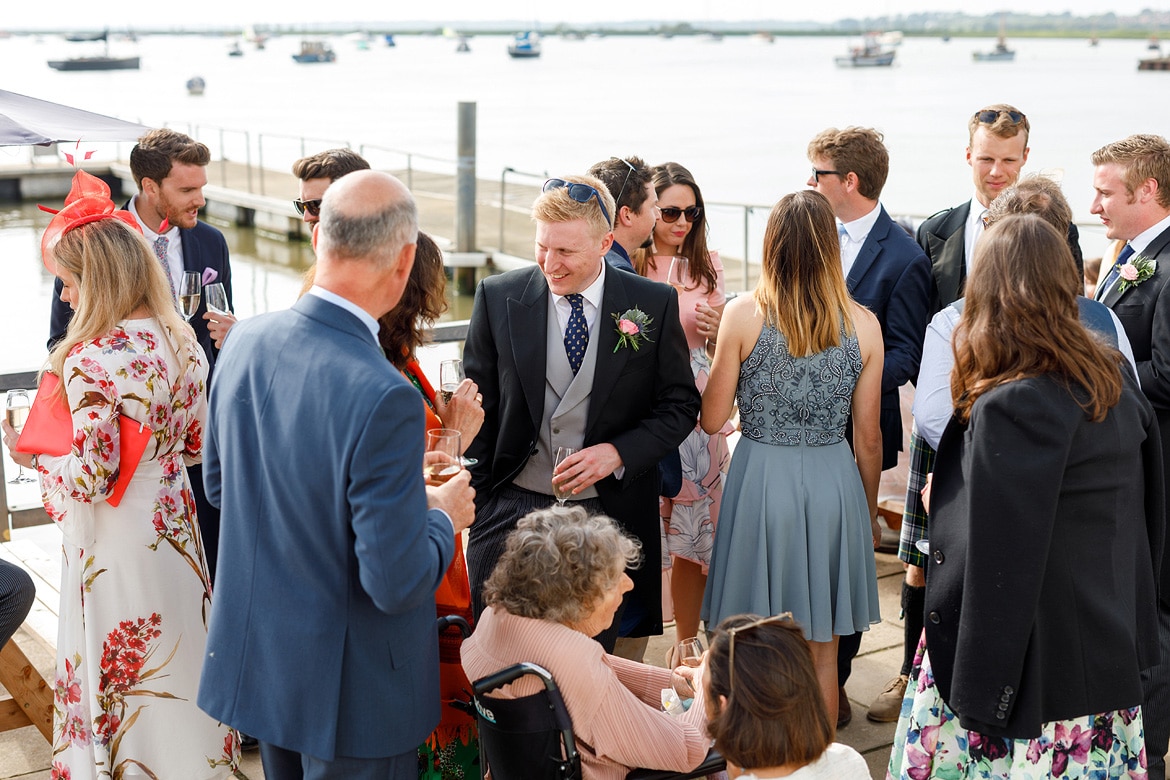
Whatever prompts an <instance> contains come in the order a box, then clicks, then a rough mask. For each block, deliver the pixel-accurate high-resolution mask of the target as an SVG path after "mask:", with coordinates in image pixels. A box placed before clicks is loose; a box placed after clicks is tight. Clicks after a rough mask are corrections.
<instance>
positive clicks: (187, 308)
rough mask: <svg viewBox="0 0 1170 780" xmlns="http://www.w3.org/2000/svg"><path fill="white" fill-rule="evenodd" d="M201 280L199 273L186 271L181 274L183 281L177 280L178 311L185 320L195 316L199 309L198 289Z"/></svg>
mask: <svg viewBox="0 0 1170 780" xmlns="http://www.w3.org/2000/svg"><path fill="white" fill-rule="evenodd" d="M202 284H203V281H202V280H201V279H200V278H199V274H197V273H194V272H191V271H187V272H186V273H184V274H183V281H181V282H179V311H180V312H181V313H182V315H183V317H185V318H186V320H187V322H190V321H191V318H192V317H194V316H195V312H196V311H198V309H199V290H200V287H201V286H202Z"/></svg>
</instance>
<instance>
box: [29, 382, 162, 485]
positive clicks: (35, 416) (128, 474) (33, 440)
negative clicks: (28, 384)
mask: <svg viewBox="0 0 1170 780" xmlns="http://www.w3.org/2000/svg"><path fill="white" fill-rule="evenodd" d="M60 384H61V378H60V377H59V376H57V375H56V374H51V373H49V372H48V371H46V372H45V373H44V374H42V375H41V384H40V386H39V387H37V397H36V399H35V400H34V401H33V405H32V408H31V409H30V410H29V413H28V420H26V421H25V423H24V428H22V429H21V431H20V436H19V437H18V438H17V440H16V445H15V446H14V447H13V448H12V449H14V450H16V451H17V452H26V453H29V454H32V455H68V454H69V453H70V452H72V451H73V417H72V416H71V415H70V414H69V404H68V403H67V402H66V401H65V400H64V398H63V397H58V396H57V387H58V386H59V385H60ZM118 433H119V438H120V444H121V448H122V454H121V459H120V460H119V462H118V481H117V482H115V483H114V490H113V491H112V492H111V493H110V495H109V496H107V497H106V502H107V503H109V505H110V506H117V505H118V504H120V503H122V495H123V494H124V493H125V492H126V488H127V487H128V486H129V485H130V480H131V479H132V478H133V477H134V472H135V471H136V470H137V469H138V462H139V461H140V460H142V455H143V453H145V452H146V445H147V444H148V443H149V442H150V438H151V436H153V432H152V431H151V430H150V429H149V428H147V427H146V426H145V425H144V424H142V423H140V422H138V421H137V420H132V419H130V418H129V417H127V416H126V415H124V414H121V415H118Z"/></svg>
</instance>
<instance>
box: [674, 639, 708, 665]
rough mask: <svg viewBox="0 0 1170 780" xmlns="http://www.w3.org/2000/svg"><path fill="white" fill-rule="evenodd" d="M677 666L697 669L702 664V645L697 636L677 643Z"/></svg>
mask: <svg viewBox="0 0 1170 780" xmlns="http://www.w3.org/2000/svg"><path fill="white" fill-rule="evenodd" d="M677 661H678V664H679V666H689V667H690V668H691V669H697V668H698V667H699V666H700V665H701V664H702V663H703V644H702V643H701V642H700V641H699V638H698V637H697V636H692V637H687V638H686V639H684V640H682V641H681V642H679V643H678V658H677Z"/></svg>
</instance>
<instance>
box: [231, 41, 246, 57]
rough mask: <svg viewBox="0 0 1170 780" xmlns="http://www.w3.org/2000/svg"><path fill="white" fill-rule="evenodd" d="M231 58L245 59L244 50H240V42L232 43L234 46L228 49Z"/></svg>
mask: <svg viewBox="0 0 1170 780" xmlns="http://www.w3.org/2000/svg"><path fill="white" fill-rule="evenodd" d="M228 56H229V57H243V56H244V50H243V49H241V48H240V42H239V41H232V45H231V46H229V47H228Z"/></svg>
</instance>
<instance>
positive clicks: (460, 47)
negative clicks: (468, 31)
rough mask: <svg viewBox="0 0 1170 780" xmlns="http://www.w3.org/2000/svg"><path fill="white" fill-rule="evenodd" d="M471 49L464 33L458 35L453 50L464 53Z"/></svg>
mask: <svg viewBox="0 0 1170 780" xmlns="http://www.w3.org/2000/svg"><path fill="white" fill-rule="evenodd" d="M469 51H471V44H470V43H468V42H467V36H466V35H460V36H459V43H457V44H455V52H456V53H457V54H466V53H467V52H469Z"/></svg>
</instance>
